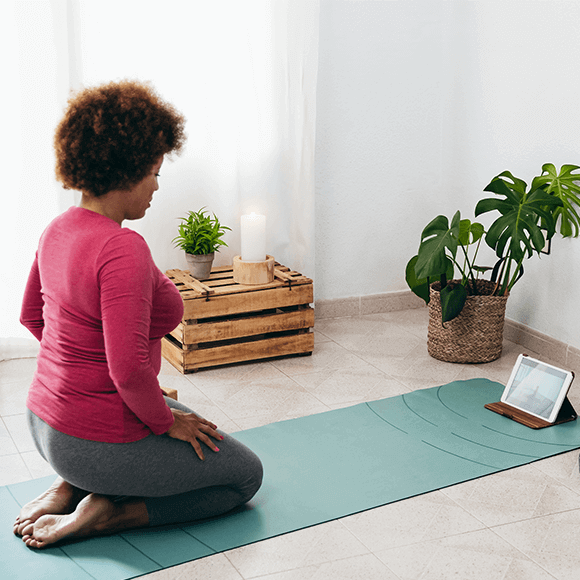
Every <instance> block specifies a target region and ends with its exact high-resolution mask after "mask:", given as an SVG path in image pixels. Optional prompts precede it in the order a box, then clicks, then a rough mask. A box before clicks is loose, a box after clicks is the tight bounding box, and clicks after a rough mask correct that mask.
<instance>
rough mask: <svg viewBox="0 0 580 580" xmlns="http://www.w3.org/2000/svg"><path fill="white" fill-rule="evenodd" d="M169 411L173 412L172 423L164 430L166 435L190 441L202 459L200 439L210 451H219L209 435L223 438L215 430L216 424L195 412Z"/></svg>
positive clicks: (219, 438)
mask: <svg viewBox="0 0 580 580" xmlns="http://www.w3.org/2000/svg"><path fill="white" fill-rule="evenodd" d="M171 412H172V413H173V425H171V427H169V430H168V431H166V433H167V435H169V436H170V437H173V438H174V439H181V440H182V441H187V442H188V443H191V445H192V446H193V448H194V449H195V452H196V453H197V456H198V457H199V458H200V459H201V460H202V461H203V460H204V459H205V457H204V455H203V451H202V449H201V445H200V443H199V442H200V441H201V442H203V443H205V444H206V445H207V446H208V447H209V448H210V449H211V450H212V451H215V452H217V451H219V449H218V448H217V447H216V446H215V444H214V442H213V441H212V440H211V439H210V437H213V438H214V439H218V440H220V441H222V440H223V437H222V436H221V435H220V434H219V433H218V432H217V431H216V429H217V425H214V424H213V423H210V422H209V421H206V420H205V419H202V418H201V417H198V416H197V415H196V414H195V413H185V412H184V411H180V410H179V409H171ZM198 440H199V441H198Z"/></svg>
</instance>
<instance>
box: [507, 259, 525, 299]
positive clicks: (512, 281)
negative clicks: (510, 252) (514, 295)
mask: <svg viewBox="0 0 580 580" xmlns="http://www.w3.org/2000/svg"><path fill="white" fill-rule="evenodd" d="M523 261H524V256H522V257H521V259H520V261H519V262H518V265H517V266H516V271H515V272H514V275H513V277H512V279H511V281H510V283H509V284H508V288H507V291H508V292H510V291H511V289H512V288H513V286H514V284H515V283H516V280H517V279H518V274H519V273H520V268H521V265H522V262H523Z"/></svg>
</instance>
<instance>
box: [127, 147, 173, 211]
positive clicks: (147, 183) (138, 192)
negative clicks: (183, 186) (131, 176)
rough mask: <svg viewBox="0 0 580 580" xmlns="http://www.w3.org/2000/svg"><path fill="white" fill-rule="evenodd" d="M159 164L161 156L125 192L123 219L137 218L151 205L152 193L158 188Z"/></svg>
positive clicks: (161, 162)
mask: <svg viewBox="0 0 580 580" xmlns="http://www.w3.org/2000/svg"><path fill="white" fill-rule="evenodd" d="M161 165H163V157H161V158H160V159H159V160H157V162H156V163H155V165H154V166H153V168H152V169H151V171H150V172H149V174H148V175H147V176H146V177H145V178H144V179H142V180H141V181H140V182H139V183H137V185H135V186H134V187H132V188H131V189H130V190H129V191H128V192H127V194H126V205H125V218H124V219H127V220H138V219H141V218H142V217H143V216H144V215H145V212H146V211H147V209H148V208H149V207H150V205H151V200H152V199H153V194H154V193H155V192H156V191H157V190H158V189H159V183H158V182H157V178H158V177H159V170H160V169H161Z"/></svg>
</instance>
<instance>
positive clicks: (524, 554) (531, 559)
mask: <svg viewBox="0 0 580 580" xmlns="http://www.w3.org/2000/svg"><path fill="white" fill-rule="evenodd" d="M523 521H526V520H523ZM502 525H509V524H502ZM494 527H500V526H493V527H489V528H488V529H489V531H490V532H492V533H493V534H494V535H495V536H496V537H497V538H499V539H500V540H502V541H503V542H506V543H507V544H509V545H510V546H511V547H512V548H513V549H514V550H516V551H517V552H519V553H520V554H521V555H522V556H523V557H524V558H525V559H526V560H528V561H530V562H533V563H534V564H535V565H536V566H539V567H540V568H541V569H542V570H543V571H544V572H546V574H548V575H549V576H551V577H552V578H554V580H560V579H559V578H558V576H554V574H552V573H551V572H550V571H549V570H546V568H544V566H542V565H541V564H540V563H539V562H538V561H536V560H535V559H534V558H533V556H528V554H526V553H525V552H523V551H522V550H520V548H518V547H517V546H516V545H514V544H513V543H512V542H510V541H509V540H507V539H505V538H503V537H502V536H500V535H499V534H498V533H497V532H496V531H495V530H494V529H493V528H494Z"/></svg>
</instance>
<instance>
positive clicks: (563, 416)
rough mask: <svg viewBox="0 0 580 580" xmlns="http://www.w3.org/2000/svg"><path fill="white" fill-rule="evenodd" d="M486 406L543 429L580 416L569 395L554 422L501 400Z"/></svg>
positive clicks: (515, 419) (527, 424)
mask: <svg viewBox="0 0 580 580" xmlns="http://www.w3.org/2000/svg"><path fill="white" fill-rule="evenodd" d="M485 408H486V409H489V410H490V411H494V412H495V413H499V414H500V415H503V416H504V417H507V418H508V419H512V420H514V421H517V422H518V423H521V424H522V425H525V426H526V427H531V428H532V429H543V428H544V427H550V426H551V425H559V424H560V423H567V422H568V421H574V420H575V419H576V418H577V417H578V415H577V414H576V411H575V410H574V407H572V403H570V401H569V400H568V397H566V398H565V399H564V401H563V402H562V407H561V408H560V412H559V413H558V416H557V417H556V420H555V421H554V422H553V423H548V421H545V420H544V419H540V418H539V417H535V416H534V415H530V414H529V413H526V412H525V411H521V410H520V409H516V408H515V407H512V406H511V405H508V404H507V403H502V402H501V401H499V402H497V403H488V404H487V405H485Z"/></svg>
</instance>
